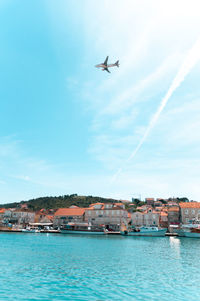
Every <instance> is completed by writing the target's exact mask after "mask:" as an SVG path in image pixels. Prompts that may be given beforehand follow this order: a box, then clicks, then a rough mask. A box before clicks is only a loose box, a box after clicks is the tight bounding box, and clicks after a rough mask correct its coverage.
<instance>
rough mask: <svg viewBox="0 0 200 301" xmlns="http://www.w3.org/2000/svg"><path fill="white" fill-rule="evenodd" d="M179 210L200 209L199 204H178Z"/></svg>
mask: <svg viewBox="0 0 200 301" xmlns="http://www.w3.org/2000/svg"><path fill="white" fill-rule="evenodd" d="M179 206H180V207H181V208H200V202H187V203H179Z"/></svg>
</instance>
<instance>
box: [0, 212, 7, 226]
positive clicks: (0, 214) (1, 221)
mask: <svg viewBox="0 0 200 301" xmlns="http://www.w3.org/2000/svg"><path fill="white" fill-rule="evenodd" d="M5 211H6V209H5V208H0V224H2V223H3V220H4V213H5Z"/></svg>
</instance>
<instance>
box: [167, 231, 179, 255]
mask: <svg viewBox="0 0 200 301" xmlns="http://www.w3.org/2000/svg"><path fill="white" fill-rule="evenodd" d="M169 243H170V247H171V248H172V249H173V250H174V252H175V254H176V255H177V256H178V257H180V244H181V241H180V239H179V238H178V237H172V236H171V237H169Z"/></svg>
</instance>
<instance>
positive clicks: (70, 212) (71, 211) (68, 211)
mask: <svg viewBox="0 0 200 301" xmlns="http://www.w3.org/2000/svg"><path fill="white" fill-rule="evenodd" d="M85 210H86V208H59V209H58V210H57V211H56V212H55V214H54V216H74V215H83V214H84V213H85Z"/></svg>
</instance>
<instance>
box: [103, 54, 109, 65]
mask: <svg viewBox="0 0 200 301" xmlns="http://www.w3.org/2000/svg"><path fill="white" fill-rule="evenodd" d="M103 64H104V65H105V66H107V64H108V56H107V58H106V59H105V62H104V63H103Z"/></svg>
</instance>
